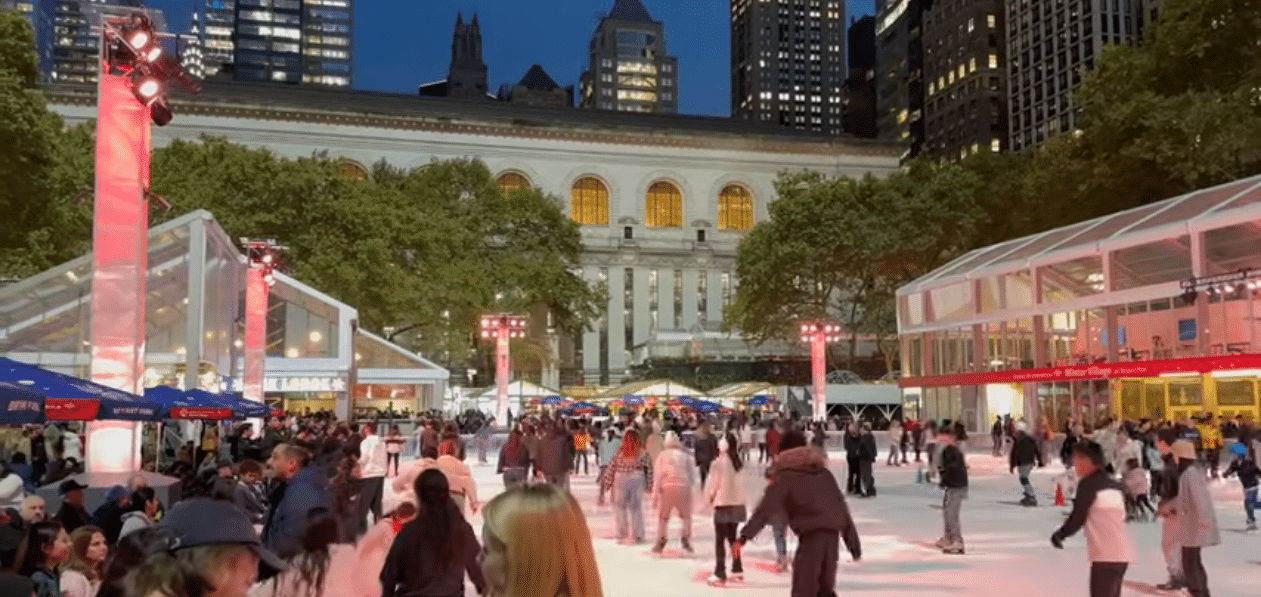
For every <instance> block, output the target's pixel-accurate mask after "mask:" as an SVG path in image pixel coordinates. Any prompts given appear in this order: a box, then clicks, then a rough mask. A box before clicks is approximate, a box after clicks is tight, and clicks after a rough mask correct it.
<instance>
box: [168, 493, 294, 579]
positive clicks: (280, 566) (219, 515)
mask: <svg viewBox="0 0 1261 597" xmlns="http://www.w3.org/2000/svg"><path fill="white" fill-rule="evenodd" d="M158 526H159V527H164V528H167V529H170V530H171V531H173V532H174V534H175V538H174V540H173V544H172V545H171V546H170V548H171V550H172V551H176V550H180V549H184V548H186V547H199V546H202V545H221V544H225V543H227V544H238V545H245V546H247V547H249V548H250V551H253V552H254V555H256V556H258V559H259V562H260V563H261V565H262V566H265V567H268V568H271V569H272V570H274V571H276V572H281V571H284V570H285V569H286V568H288V565H287V564H285V562H284V560H281V559H280V557H278V556H277V555H276V554H274V553H272V552H271V551H270V550H268V549H267V548H265V547H263V542H262V541H261V540H259V538H258V533H257V532H255V531H254V525H253V524H251V523H250V520H249V518H247V517H246V516H245V513H244V512H242V511H241V509H240V508H237V507H236V505H234V504H232V503H231V502H225V501H221V500H212V499H209V498H193V499H189V500H184V501H182V502H180V503H178V504H175V506H174V507H173V508H171V510H170V511H169V512H167V514H166V516H164V517H162V522H159V523H158ZM265 576H269V575H265Z"/></svg>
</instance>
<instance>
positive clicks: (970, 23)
mask: <svg viewBox="0 0 1261 597" xmlns="http://www.w3.org/2000/svg"><path fill="white" fill-rule="evenodd" d="M974 29H976V19H972V18H969V19H968V33H972V31H973V30H974Z"/></svg>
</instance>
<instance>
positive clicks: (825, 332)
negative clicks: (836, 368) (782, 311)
mask: <svg viewBox="0 0 1261 597" xmlns="http://www.w3.org/2000/svg"><path fill="white" fill-rule="evenodd" d="M840 339H841V326H839V325H837V324H836V323H834V322H831V321H823V320H815V321H803V322H801V341H802V342H806V343H808V344H809V345H810V376H811V378H812V380H813V382H814V420H816V421H824V420H826V419H827V417H828V384H827V372H828V362H827V350H828V343H829V342H836V341H838V340H840Z"/></svg>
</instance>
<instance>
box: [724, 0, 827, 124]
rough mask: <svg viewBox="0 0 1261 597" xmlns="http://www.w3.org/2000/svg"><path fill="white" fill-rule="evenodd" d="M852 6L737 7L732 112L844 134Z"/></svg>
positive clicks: (743, 0) (804, 2)
mask: <svg viewBox="0 0 1261 597" xmlns="http://www.w3.org/2000/svg"><path fill="white" fill-rule="evenodd" d="M844 86H845V3H844V2H839V1H836V0H795V1H794V2H793V3H787V2H764V1H761V0H732V1H731V113H732V115H733V116H734V117H736V118H741V119H744V120H757V121H762V122H774V123H778V124H779V125H781V126H786V127H792V128H797V129H806V130H812V131H824V132H828V133H832V134H840V133H841V132H842V129H843V123H842V120H843V115H842V112H843V105H844V97H845V95H844V93H845V92H844Z"/></svg>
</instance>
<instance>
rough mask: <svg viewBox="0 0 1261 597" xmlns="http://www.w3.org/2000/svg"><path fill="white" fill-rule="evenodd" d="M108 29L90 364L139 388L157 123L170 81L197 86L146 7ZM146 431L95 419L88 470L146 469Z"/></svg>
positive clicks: (100, 82)
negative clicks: (167, 48)
mask: <svg viewBox="0 0 1261 597" xmlns="http://www.w3.org/2000/svg"><path fill="white" fill-rule="evenodd" d="M100 35H101V37H100V64H101V72H100V76H99V77H98V78H97V118H96V181H95V191H96V195H95V198H94V200H93V222H92V267H93V275H92V298H91V313H92V320H91V321H92V325H91V332H90V334H91V336H90V337H91V344H92V360H91V365H90V370H91V376H92V379H93V381H97V382H99V383H102V384H105V385H108V386H110V387H114V388H118V389H120V390H125V391H127V392H131V393H137V394H139V393H143V391H144V388H143V385H144V382H143V379H144V376H143V372H144V367H145V298H146V296H147V277H148V267H149V259H148V253H149V230H148V229H149V157H150V156H149V152H150V138H151V131H150V127H149V123H150V121H152V122H154V123H156V124H157V125H158V126H162V125H165V124H166V123H168V122H170V121H171V117H172V111H171V106H170V104H169V103H168V102H167V99H166V91H165V86H166V84H167V82H169V81H171V80H173V79H174V80H179V81H180V82H181V83H183V84H184V85H185V86H187V87H188V88H189V89H190V90H191V91H193V92H196V91H198V89H197V86H196V85H195V84H194V83H193V82H192V80H191V79H189V78H188V75H187V74H186V73H184V69H183V68H181V67H180V65H179V62H178V61H176V60H175V57H174V56H172V55H171V54H170V53H169V52H167V51H165V50H164V49H163V48H162V46H161V44H160V43H159V34H158V32H157V31H155V30H154V28H153V23H152V21H151V20H150V19H149V16H148V15H147V14H145V13H144V12H143V11H138V10H135V9H128V10H127V12H126V13H122V14H113V15H106V16H105V18H104V19H103V21H102V23H101V27H100ZM138 438H139V431H138V428H137V424H135V423H129V422H123V421H93V422H91V423H89V425H88V434H87V469H88V472H89V473H116V474H118V473H130V472H133V471H138V470H140V464H141V462H140V442H139V441H138Z"/></svg>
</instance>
